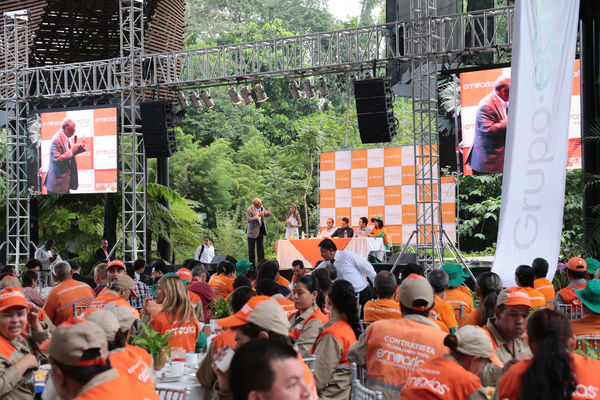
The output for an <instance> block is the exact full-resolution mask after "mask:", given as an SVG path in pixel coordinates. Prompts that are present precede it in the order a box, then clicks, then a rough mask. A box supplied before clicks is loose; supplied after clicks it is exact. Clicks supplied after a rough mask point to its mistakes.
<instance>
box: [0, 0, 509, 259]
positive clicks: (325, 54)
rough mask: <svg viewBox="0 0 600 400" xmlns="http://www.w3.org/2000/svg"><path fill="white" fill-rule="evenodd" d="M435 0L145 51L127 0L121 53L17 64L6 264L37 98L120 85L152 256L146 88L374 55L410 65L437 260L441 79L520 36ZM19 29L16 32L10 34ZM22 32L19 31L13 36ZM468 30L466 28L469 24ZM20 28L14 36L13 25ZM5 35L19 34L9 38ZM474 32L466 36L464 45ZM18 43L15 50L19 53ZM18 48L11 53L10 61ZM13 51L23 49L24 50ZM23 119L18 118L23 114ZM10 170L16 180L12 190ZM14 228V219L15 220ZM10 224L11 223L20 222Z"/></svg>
mask: <svg viewBox="0 0 600 400" xmlns="http://www.w3.org/2000/svg"><path fill="white" fill-rule="evenodd" d="M436 3H437V2H436V0H411V9H412V11H411V20H410V21H406V22H401V21H398V22H395V23H389V24H382V25H374V26H367V27H360V28H351V29H343V30H338V31H331V32H322V33H315V34H308V35H300V36H292V37H285V38H277V39H272V40H263V41H258V42H250V43H241V44H232V45H223V46H217V47H211V48H203V49H194V50H184V51H177V52H170V53H159V54H144V47H143V46H144V44H143V29H144V15H143V5H144V2H143V1H142V0H119V15H120V23H121V27H120V38H121V53H120V57H118V58H114V59H110V60H99V61H90V62H82V63H73V64H63V65H52V66H43V67H34V68H28V66H27V61H26V60H27V57H25V58H24V60H25V61H24V62H22V63H20V62H18V61H16V62H12V63H8V64H7V66H6V67H5V70H2V71H0V101H1V102H3V103H4V107H5V110H6V111H7V115H9V114H10V113H8V111H10V110H13V109H14V110H15V111H16V112H14V111H13V113H12V114H10V115H13V116H14V117H10V118H8V120H7V124H6V130H7V141H9V142H10V146H9V145H8V142H7V151H6V155H7V163H11V164H10V166H11V168H8V166H7V172H6V180H7V195H6V196H7V197H6V200H7V242H8V245H9V250H10V251H9V263H11V264H15V265H19V264H20V263H22V262H23V261H24V260H25V259H26V257H27V251H25V250H26V248H27V245H26V244H27V243H28V242H29V220H28V218H29V217H28V216H29V213H28V207H29V206H28V204H29V192H28V190H27V180H26V178H27V177H26V174H25V164H26V161H25V159H24V152H23V149H22V148H21V147H22V146H24V144H25V138H26V130H25V129H24V126H25V125H23V123H24V118H25V117H26V115H27V107H28V104H29V102H32V101H35V100H40V99H57V98H73V97H80V96H82V97H83V96H85V97H89V96H98V95H115V96H120V98H121V102H120V118H121V132H120V133H121V142H120V143H121V149H120V155H121V194H122V207H123V208H122V210H123V213H122V229H123V232H122V233H123V237H124V239H125V240H124V247H123V254H124V257H123V258H124V259H125V260H126V261H133V260H135V259H136V258H138V257H145V249H146V243H145V237H146V235H145V231H146V220H145V211H146V181H147V179H146V158H145V155H144V149H143V138H142V135H141V127H140V125H138V124H139V121H140V119H139V100H140V99H141V98H142V97H143V96H144V94H145V93H147V92H149V91H155V90H158V89H165V88H167V89H178V90H181V89H185V88H186V87H210V86H215V85H222V84H227V83H236V82H243V81H247V80H260V79H267V78H274V77H298V76H311V75H319V74H335V73H344V72H348V71H350V70H356V69H360V68H367V67H370V66H372V65H373V64H374V63H376V64H377V65H378V66H384V65H386V64H388V63H399V62H406V63H410V65H411V67H412V71H413V76H412V82H413V107H414V114H413V118H414V146H415V165H416V174H415V175H416V181H415V196H416V204H417V235H416V241H417V250H418V259H419V262H421V263H424V264H427V265H428V266H432V265H434V264H435V262H436V260H438V261H439V260H440V257H441V256H440V246H442V247H443V244H442V243H443V239H441V238H442V237H443V227H442V222H441V209H440V193H441V185H440V171H439V164H438V148H437V145H438V139H437V132H436V125H437V124H436V121H437V91H436V84H437V82H436V79H437V73H438V69H439V68H440V66H441V65H443V64H444V63H447V62H449V61H450V62H451V61H452V60H455V59H457V58H459V57H463V56H468V55H470V54H477V53H480V52H485V51H487V52H489V51H497V52H507V51H510V49H511V46H512V31H513V29H512V23H513V11H514V9H513V7H501V8H495V9H489V10H482V11H477V12H469V13H464V14H456V15H449V16H440V17H438V16H436V6H437V4H436ZM8 14H14V13H6V14H5V16H4V32H5V41H6V43H7V45H6V46H5V49H6V50H5V52H7V53H6V54H7V55H9V54H8V53H11V52H14V53H16V52H23V51H25V52H26V51H27V49H28V46H27V41H26V40H21V39H23V38H22V35H25V38H26V35H27V34H26V32H27V29H26V28H25V30H24V31H23V30H19V29H21V28H20V25H19V24H20V23H22V24H24V25H25V26H26V20H25V21H24V22H23V21H22V20H19V22H18V23H17V22H15V21H17V19H16V17H15V16H14V15H13V16H10V15H8ZM13 30H14V34H13V33H12V32H13ZM17 32H21V37H20V39H16V35H18V33H17ZM465 32H469V35H468V37H467V35H466V34H465ZM11 35H12V36H11ZM8 38H14V40H12V39H11V41H10V42H9V40H8ZM466 43H468V45H467V44H466ZM11 54H12V53H11ZM13 59H14V58H11V60H13ZM16 60H19V58H17V59H16ZM19 121H20V122H19ZM9 178H10V180H11V181H10V182H11V183H10V185H12V186H11V190H10V191H9V190H8V188H9ZM9 228H10V229H9ZM11 232H12V233H11Z"/></svg>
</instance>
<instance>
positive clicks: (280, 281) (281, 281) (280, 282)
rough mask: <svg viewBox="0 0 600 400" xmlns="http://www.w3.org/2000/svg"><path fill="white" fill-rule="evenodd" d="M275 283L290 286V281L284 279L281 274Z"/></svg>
mask: <svg viewBox="0 0 600 400" xmlns="http://www.w3.org/2000/svg"><path fill="white" fill-rule="evenodd" d="M277 284H278V285H281V286H285V287H288V286H290V284H291V282H290V281H288V280H287V279H285V278H284V277H283V276H281V275H279V279H277Z"/></svg>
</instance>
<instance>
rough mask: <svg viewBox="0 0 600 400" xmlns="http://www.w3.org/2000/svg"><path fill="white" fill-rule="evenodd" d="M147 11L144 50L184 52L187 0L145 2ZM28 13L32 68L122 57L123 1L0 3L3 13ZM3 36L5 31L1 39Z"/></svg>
mask: <svg viewBox="0 0 600 400" xmlns="http://www.w3.org/2000/svg"><path fill="white" fill-rule="evenodd" d="M145 7H146V10H145V16H146V25H145V27H144V49H145V52H146V53H159V52H168V51H177V50H181V49H182V48H183V34H184V31H183V27H184V11H185V0H146V2H145ZM23 9H27V10H29V12H30V22H29V27H30V39H29V41H30V49H29V66H30V67H37V66H44V65H55V64H66V63H75V62H83V61H93V60H102V59H109V58H115V57H118V56H119V0H80V1H73V0H3V1H2V2H0V12H2V13H4V12H6V11H16V10H23ZM3 34H4V33H3V30H2V29H0V36H1V35H3ZM1 42H3V41H0V43H1ZM1 69H4V54H3V52H0V70H1Z"/></svg>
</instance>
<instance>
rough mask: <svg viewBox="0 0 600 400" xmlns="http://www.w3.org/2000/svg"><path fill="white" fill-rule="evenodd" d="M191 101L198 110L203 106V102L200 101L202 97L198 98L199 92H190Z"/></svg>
mask: <svg viewBox="0 0 600 400" xmlns="http://www.w3.org/2000/svg"><path fill="white" fill-rule="evenodd" d="M190 101H191V102H192V105H193V106H194V108H195V109H196V111H198V110H200V109H201V108H202V103H200V99H199V98H198V94H197V93H196V92H191V93H190Z"/></svg>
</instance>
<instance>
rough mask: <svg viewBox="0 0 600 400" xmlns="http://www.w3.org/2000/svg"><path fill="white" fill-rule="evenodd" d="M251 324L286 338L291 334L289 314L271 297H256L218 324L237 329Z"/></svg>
mask: <svg viewBox="0 0 600 400" xmlns="http://www.w3.org/2000/svg"><path fill="white" fill-rule="evenodd" d="M250 323H252V324H254V325H258V326H260V327H261V328H263V329H265V330H268V331H273V332H275V333H279V334H280V335H284V336H287V335H288V334H289V332H290V322H289V321H288V319H287V314H286V313H285V311H283V308H281V306H280V305H279V303H278V302H277V300H275V299H273V298H271V297H269V296H254V297H252V298H251V299H250V300H248V301H247V302H246V304H244V306H243V307H242V309H241V310H240V311H238V312H237V313H235V314H234V315H232V316H229V317H226V318H221V319H218V320H217V324H219V325H221V326H222V327H223V328H235V327H237V326H243V325H247V324H250Z"/></svg>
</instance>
